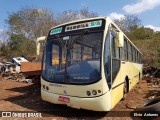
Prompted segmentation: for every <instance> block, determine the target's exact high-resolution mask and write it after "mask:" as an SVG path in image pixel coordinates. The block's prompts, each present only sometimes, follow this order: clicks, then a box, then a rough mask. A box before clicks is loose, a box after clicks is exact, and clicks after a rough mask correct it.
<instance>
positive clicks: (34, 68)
mask: <svg viewBox="0 0 160 120" xmlns="http://www.w3.org/2000/svg"><path fill="white" fill-rule="evenodd" d="M0 74H1V76H2V77H4V78H5V79H12V80H16V81H24V82H33V83H39V82H40V74H41V62H29V60H27V59H26V58H25V57H15V58H12V60H11V62H0Z"/></svg>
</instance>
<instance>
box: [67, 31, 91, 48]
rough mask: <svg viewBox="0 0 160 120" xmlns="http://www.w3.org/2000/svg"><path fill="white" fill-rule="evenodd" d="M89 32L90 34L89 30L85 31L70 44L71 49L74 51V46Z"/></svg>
mask: <svg viewBox="0 0 160 120" xmlns="http://www.w3.org/2000/svg"><path fill="white" fill-rule="evenodd" d="M88 32H89V30H84V31H83V32H82V33H81V34H80V35H79V36H78V37H77V38H75V39H73V40H72V41H71V42H70V45H69V49H72V48H73V44H74V43H76V42H77V41H78V40H82V38H83V36H84V34H85V33H88Z"/></svg>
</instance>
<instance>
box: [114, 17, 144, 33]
mask: <svg viewBox="0 0 160 120" xmlns="http://www.w3.org/2000/svg"><path fill="white" fill-rule="evenodd" d="M114 22H115V23H116V24H117V25H118V27H119V28H120V29H121V30H122V31H123V32H125V33H126V32H131V31H132V30H134V29H136V28H137V27H139V26H140V25H141V20H140V19H139V18H138V16H136V15H134V14H132V15H125V17H123V18H121V19H116V20H114Z"/></svg>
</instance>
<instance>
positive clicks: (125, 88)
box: [122, 80, 128, 100]
mask: <svg viewBox="0 0 160 120" xmlns="http://www.w3.org/2000/svg"><path fill="white" fill-rule="evenodd" d="M127 90H128V86H127V81H126V80H125V81H124V88H123V98H122V100H125V99H126V93H127Z"/></svg>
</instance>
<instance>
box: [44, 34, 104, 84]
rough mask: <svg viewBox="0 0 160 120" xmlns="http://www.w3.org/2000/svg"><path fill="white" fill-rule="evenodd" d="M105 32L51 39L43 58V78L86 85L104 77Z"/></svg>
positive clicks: (55, 81)
mask: <svg viewBox="0 0 160 120" xmlns="http://www.w3.org/2000/svg"><path fill="white" fill-rule="evenodd" d="M102 37H103V33H102V32H97V33H83V34H79V35H71V36H65V37H56V38H54V39H49V40H48V41H47V43H46V48H45V53H44V57H43V58H44V59H43V72H42V77H43V79H45V80H47V81H50V82H54V83H63V84H87V83H93V82H96V81H98V80H100V78H101V73H100V61H101V60H100V59H101V49H102Z"/></svg>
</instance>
